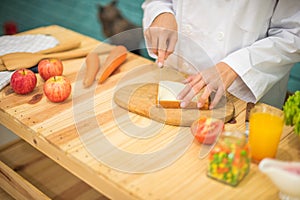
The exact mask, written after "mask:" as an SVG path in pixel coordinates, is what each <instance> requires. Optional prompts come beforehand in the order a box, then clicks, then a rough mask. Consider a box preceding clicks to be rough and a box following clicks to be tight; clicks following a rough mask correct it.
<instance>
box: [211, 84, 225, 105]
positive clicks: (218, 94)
mask: <svg viewBox="0 0 300 200" xmlns="http://www.w3.org/2000/svg"><path fill="white" fill-rule="evenodd" d="M223 91H224V90H223V89H222V88H219V89H218V90H217V92H216V94H215V97H214V99H213V101H212V102H211V103H210V105H209V109H213V108H214V107H215V106H216V105H217V104H218V103H219V101H220V99H221V98H222V96H223V95H224V92H223Z"/></svg>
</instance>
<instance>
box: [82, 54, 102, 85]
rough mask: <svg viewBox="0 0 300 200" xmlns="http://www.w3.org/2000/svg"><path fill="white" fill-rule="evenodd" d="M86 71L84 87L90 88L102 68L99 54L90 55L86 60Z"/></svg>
mask: <svg viewBox="0 0 300 200" xmlns="http://www.w3.org/2000/svg"><path fill="white" fill-rule="evenodd" d="M85 64H86V70H85V74H84V78H83V86H84V87H85V88H87V87H90V86H91V85H92V84H93V82H94V81H95V78H96V75H97V73H98V71H99V68H100V60H99V57H98V54H97V53H89V54H88V55H87V56H86V60H85Z"/></svg>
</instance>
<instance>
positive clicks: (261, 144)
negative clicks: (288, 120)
mask: <svg viewBox="0 0 300 200" xmlns="http://www.w3.org/2000/svg"><path fill="white" fill-rule="evenodd" d="M249 121H250V123H249V131H250V132H249V145H250V150H251V157H252V160H253V161H254V162H259V161H261V160H262V159H263V158H266V157H269V158H274V157H275V156H276V152H277V147H278V144H279V141H280V137H281V133H282V128H283V124H284V121H283V116H282V115H280V114H276V113H272V112H264V111H261V110H255V108H254V109H253V110H252V111H251V114H250V119H249Z"/></svg>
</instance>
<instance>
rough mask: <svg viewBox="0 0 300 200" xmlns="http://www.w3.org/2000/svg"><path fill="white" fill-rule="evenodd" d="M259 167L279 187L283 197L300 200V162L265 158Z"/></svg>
mask: <svg viewBox="0 0 300 200" xmlns="http://www.w3.org/2000/svg"><path fill="white" fill-rule="evenodd" d="M259 169H260V171H262V172H263V173H265V174H266V175H268V176H269V178H270V179H271V180H272V181H273V183H274V184H275V185H276V186H277V187H278V189H279V190H280V198H281V199H289V200H296V199H297V200H298V199H299V200H300V162H286V161H279V160H275V159H270V158H265V159H263V160H262V161H261V162H260V163H259Z"/></svg>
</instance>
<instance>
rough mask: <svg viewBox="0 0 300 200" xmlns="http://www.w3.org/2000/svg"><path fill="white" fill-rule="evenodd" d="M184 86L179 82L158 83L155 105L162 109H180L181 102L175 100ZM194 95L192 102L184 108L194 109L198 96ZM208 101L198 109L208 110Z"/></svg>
mask: <svg viewBox="0 0 300 200" xmlns="http://www.w3.org/2000/svg"><path fill="white" fill-rule="evenodd" d="M184 87H185V85H184V84H183V83H181V82H175V81H160V82H159V83H158V91H157V105H158V106H161V107H163V108H181V107H180V103H181V100H179V99H177V96H178V94H179V93H180V92H181V91H182V90H183V89H184ZM199 95H200V94H198V95H196V96H195V97H194V98H193V99H192V101H191V102H190V103H189V105H187V106H186V107H185V108H194V109H199V108H198V107H197V102H198V96H199ZM208 106H209V99H207V101H206V103H205V105H204V106H203V107H202V108H200V109H202V110H208Z"/></svg>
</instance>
